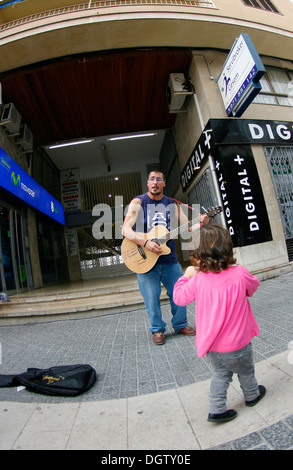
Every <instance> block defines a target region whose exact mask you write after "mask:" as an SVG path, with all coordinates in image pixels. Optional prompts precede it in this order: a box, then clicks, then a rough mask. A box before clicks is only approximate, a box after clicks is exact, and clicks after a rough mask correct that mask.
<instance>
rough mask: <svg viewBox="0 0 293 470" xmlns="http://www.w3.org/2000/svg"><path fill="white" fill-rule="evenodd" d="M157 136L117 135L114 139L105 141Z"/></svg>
mask: <svg viewBox="0 0 293 470" xmlns="http://www.w3.org/2000/svg"><path fill="white" fill-rule="evenodd" d="M154 135H157V132H145V133H144V134H131V135H118V136H116V137H109V139H107V140H111V141H112V140H124V139H136V138H138V137H151V136H154Z"/></svg>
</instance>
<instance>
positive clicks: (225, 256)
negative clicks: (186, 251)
mask: <svg viewBox="0 0 293 470" xmlns="http://www.w3.org/2000/svg"><path fill="white" fill-rule="evenodd" d="M192 258H193V261H194V264H195V266H196V267H197V268H198V269H199V270H200V271H202V272H208V271H209V272H213V273H219V272H220V271H222V270H223V269H227V268H229V266H231V265H232V264H235V263H236V258H234V255H233V241H232V238H231V236H230V234H229V231H228V230H227V229H226V228H225V227H223V226H222V225H217V224H212V223H209V224H206V225H203V226H202V227H201V229H200V242H199V245H198V247H197V248H196V249H195V250H194V251H193V254H192Z"/></svg>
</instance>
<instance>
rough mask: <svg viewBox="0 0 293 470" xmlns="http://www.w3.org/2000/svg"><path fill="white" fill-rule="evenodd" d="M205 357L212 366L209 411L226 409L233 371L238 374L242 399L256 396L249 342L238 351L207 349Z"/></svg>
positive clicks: (257, 392)
mask: <svg viewBox="0 0 293 470" xmlns="http://www.w3.org/2000/svg"><path fill="white" fill-rule="evenodd" d="M207 358H208V359H209V361H210V363H211V365H212V368H213V376H212V379H211V385H210V394H209V400H210V407H209V412H210V413H216V414H217V413H224V412H225V411H227V406H226V399H227V390H228V387H229V383H230V382H232V376H233V374H234V373H236V374H237V375H238V380H239V382H240V386H241V388H242V391H243V395H244V399H245V400H246V401H251V400H254V399H255V398H257V397H258V395H259V390H258V383H257V380H256V378H255V374H254V364H253V352H252V345H251V343H249V344H247V346H244V348H241V349H239V350H238V351H232V352H228V353H220V352H215V351H209V353H208V354H207Z"/></svg>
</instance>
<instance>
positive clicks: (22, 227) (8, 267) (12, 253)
mask: <svg viewBox="0 0 293 470" xmlns="http://www.w3.org/2000/svg"><path fill="white" fill-rule="evenodd" d="M27 241H28V236H27V224H26V218H25V216H24V215H23V214H22V213H21V212H20V211H18V210H16V209H13V208H9V207H7V206H5V205H4V204H2V203H1V202H0V281H1V283H0V290H1V291H4V292H8V293H10V294H15V293H19V292H24V291H26V290H28V288H29V287H30V286H31V269H30V256H29V248H28V242H27Z"/></svg>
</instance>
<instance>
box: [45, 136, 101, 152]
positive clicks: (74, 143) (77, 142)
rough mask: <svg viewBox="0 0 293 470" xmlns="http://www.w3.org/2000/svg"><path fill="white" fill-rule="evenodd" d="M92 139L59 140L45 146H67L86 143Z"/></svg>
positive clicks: (50, 147) (53, 147)
mask: <svg viewBox="0 0 293 470" xmlns="http://www.w3.org/2000/svg"><path fill="white" fill-rule="evenodd" d="M93 141H94V139H83V140H73V141H68V142H60V143H57V144H53V145H49V146H48V147H47V148H48V149H50V150H51V149H57V148H60V147H69V146H70V145H80V144H88V143H90V142H93Z"/></svg>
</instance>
